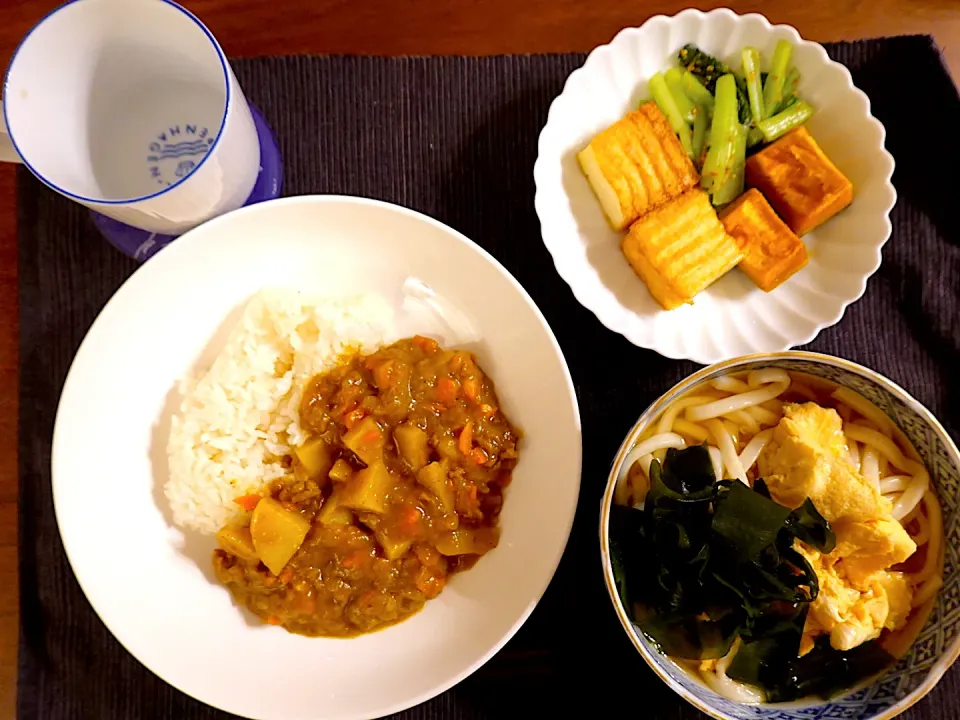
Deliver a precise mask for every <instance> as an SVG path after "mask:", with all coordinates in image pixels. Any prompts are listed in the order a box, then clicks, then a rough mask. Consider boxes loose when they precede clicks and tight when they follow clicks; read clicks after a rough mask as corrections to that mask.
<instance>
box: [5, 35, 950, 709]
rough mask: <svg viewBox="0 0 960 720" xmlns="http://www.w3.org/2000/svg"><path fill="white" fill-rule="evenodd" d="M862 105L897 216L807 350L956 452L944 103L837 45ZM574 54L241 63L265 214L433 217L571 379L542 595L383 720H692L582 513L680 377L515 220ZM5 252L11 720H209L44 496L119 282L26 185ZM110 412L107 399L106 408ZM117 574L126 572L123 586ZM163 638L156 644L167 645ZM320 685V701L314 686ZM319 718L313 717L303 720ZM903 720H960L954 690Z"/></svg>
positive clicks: (65, 218)
mask: <svg viewBox="0 0 960 720" xmlns="http://www.w3.org/2000/svg"><path fill="white" fill-rule="evenodd" d="M828 49H829V52H830V54H831V55H832V56H833V57H834V58H836V59H838V60H840V61H841V62H843V63H845V64H846V65H848V66H849V67H850V69H851V71H852V72H853V76H854V80H855V81H856V83H857V85H858V86H859V87H861V88H863V89H864V90H865V91H866V92H867V94H868V95H869V96H870V98H871V100H872V103H873V111H874V113H875V115H876V116H877V117H878V118H879V119H880V120H881V121H882V122H883V123H884V125H885V126H886V128H887V131H888V133H889V135H888V147H889V149H890V151H891V152H892V153H893V155H894V156H895V157H896V160H897V171H896V175H895V176H894V182H895V183H896V186H897V189H898V191H899V193H900V200H899V202H898V204H897V207H896V209H895V211H894V214H893V226H894V232H893V237H892V239H891V241H890V242H889V243H888V245H887V247H886V248H885V250H884V263H883V265H882V267H881V268H880V271H879V273H878V274H877V275H876V276H875V277H874V278H873V279H871V281H870V283H869V287H868V289H867V293H866V296H865V297H864V298H863V299H862V300H861V301H859V302H858V303H856V304H855V305H854V306H852V307H851V308H850V309H849V310H848V311H847V313H846V315H845V317H844V318H843V320H842V322H840V323H839V324H838V325H837V326H835V327H833V328H830V329H828V330H826V331H824V332H823V333H821V334H820V336H819V338H818V339H817V340H816V341H815V342H814V343H812V345H811V346H810V347H811V348H813V349H817V350H820V351H823V352H827V353H831V354H835V355H839V356H842V357H846V358H849V359H851V360H855V361H857V362H860V363H863V364H865V365H867V366H870V367H872V368H874V369H876V370H878V371H879V372H881V373H883V374H885V375H887V376H888V377H890V378H892V379H893V380H895V381H896V382H898V383H900V384H901V385H902V386H904V387H905V388H907V390H909V391H910V392H911V393H913V394H914V395H915V396H916V397H917V398H918V399H919V400H920V401H922V402H923V403H925V404H926V405H927V406H928V407H929V408H931V409H932V410H933V411H934V413H935V414H936V415H937V416H939V418H940V419H941V420H942V421H943V422H944V424H945V425H946V426H947V429H948V431H949V432H950V433H951V434H952V436H953V437H954V438H956V437H958V434H960V379H958V376H957V372H956V368H957V367H960V241H958V232H957V230H956V226H955V225H954V226H951V221H952V219H953V218H952V217H951V213H952V212H953V210H954V205H955V203H954V202H953V201H952V196H953V193H954V190H953V186H952V184H951V183H950V182H945V181H943V180H939V179H938V178H939V177H941V176H942V175H941V174H943V173H946V172H947V171H948V170H952V169H955V168H957V167H958V166H960V150H958V145H957V143H956V142H955V141H954V138H953V134H952V133H953V131H954V130H955V129H956V128H958V127H960V98H958V96H957V92H956V89H955V87H954V85H953V84H952V82H951V81H950V79H949V76H948V74H947V73H946V72H945V70H944V68H943V67H942V64H941V60H940V56H939V54H938V52H937V50H936V48H935V47H934V46H933V44H932V41H931V40H930V39H929V38H925V37H909V38H895V39H886V40H871V41H865V42H859V43H854V44H840V45H833V46H830V47H829V48H828ZM583 58H584V56H583V55H552V56H513V57H492V58H405V59H385V58H356V57H324V58H308V57H295V58H283V59H257V60H238V61H236V62H235V63H234V68H235V70H236V74H237V76H238V78H239V80H240V83H241V84H242V86H243V88H244V90H245V92H246V94H247V97H248V98H249V99H250V100H251V101H252V102H254V103H255V104H256V105H257V106H258V107H260V108H261V109H262V110H263V113H264V115H265V116H266V118H267V120H268V121H269V123H270V124H271V125H272V127H273V128H274V129H275V131H276V133H277V135H278V137H279V141H280V145H281V148H282V151H283V156H284V162H285V165H286V177H285V186H284V193H285V194H287V195H293V194H303V193H348V194H355V195H364V196H368V197H374V198H381V199H384V200H388V201H392V202H395V203H400V204H402V205H406V206H408V207H411V208H414V209H416V210H420V211H422V212H425V213H427V214H429V215H432V216H434V217H436V218H438V219H439V220H442V221H443V222H445V223H448V224H449V225H451V226H452V227H454V228H456V229H457V230H460V231H462V232H463V233H465V234H466V235H467V236H469V237H470V238H472V239H473V240H475V241H476V242H477V243H479V244H480V245H482V246H483V247H485V248H486V249H487V250H489V251H490V252H492V253H493V254H494V255H495V256H496V257H497V258H498V259H499V260H500V261H501V262H503V264H504V265H505V266H506V267H507V268H508V269H509V270H510V271H511V272H512V273H513V274H514V275H515V276H516V277H517V279H518V280H519V281H520V282H521V283H522V284H523V286H524V287H525V288H526V289H527V290H528V291H529V292H530V294H531V295H532V296H533V298H534V300H535V301H536V302H537V304H538V305H539V306H540V308H541V309H542V310H543V313H544V314H545V315H546V318H547V320H548V321H549V322H550V324H551V326H552V327H553V329H554V331H555V332H556V334H557V337H558V338H559V341H560V344H561V346H562V347H563V351H564V353H565V355H566V359H567V362H568V363H569V365H570V369H571V371H572V373H573V379H574V382H575V383H576V387H577V393H578V396H579V399H580V407H581V413H582V420H583V428H584V431H583V444H584V463H583V484H582V491H581V495H580V506H579V510H578V512H577V519H576V523H575V525H574V529H573V534H572V536H571V538H570V543H569V545H568V547H567V552H566V554H565V556H564V558H563V561H562V563H561V565H560V568H559V570H558V571H557V574H556V577H555V578H554V581H553V583H552V584H551V585H550V588H549V589H548V591H547V593H546V595H545V596H544V598H543V600H542V601H541V603H540V605H539V606H538V608H537V610H536V611H535V612H534V613H533V615H532V616H531V617H530V619H529V620H528V621H527V623H526V624H525V625H524V627H523V628H522V629H521V630H520V632H519V633H518V634H517V636H516V637H515V638H514V639H513V640H512V641H511V642H510V643H509V644H508V645H507V646H506V647H505V648H504V649H503V651H501V652H500V653H499V654H498V655H497V656H496V657H495V658H493V659H492V660H491V661H490V662H489V663H487V664H486V666H484V667H483V668H482V669H481V670H479V671H478V672H477V673H475V674H474V675H473V676H472V677H470V678H469V679H467V680H465V681H464V682H462V683H460V684H459V685H458V686H457V687H456V688H454V689H452V690H450V691H449V692H447V693H445V694H444V695H442V696H440V697H438V698H435V699H434V700H432V701H430V702H427V703H425V704H424V705H422V706H420V707H417V708H414V709H411V710H409V711H407V712H405V713H401V714H400V715H397V716H396V717H398V718H410V719H413V718H417V719H426V718H450V719H452V720H468V719H470V720H472V719H480V718H484V719H486V718H498V719H499V718H505V717H515V716H517V717H519V716H523V717H549V716H552V715H557V716H559V717H567V716H570V714H571V712H573V708H575V707H579V708H581V710H580V711H578V712H577V713H576V714H577V715H583V714H584V713H586V715H585V716H587V717H594V716H601V715H604V716H605V715H607V713H608V711H609V712H610V713H611V714H612V713H613V712H614V711H616V712H617V713H618V714H619V713H624V712H628V713H629V714H631V715H637V716H639V717H651V718H695V717H702V716H701V715H700V713H698V712H697V711H695V710H694V709H693V708H692V707H690V706H688V705H687V704H686V703H685V702H683V701H682V700H681V699H680V698H679V697H677V696H676V695H674V694H673V692H672V691H670V690H669V689H668V688H667V687H666V685H664V684H663V683H662V682H661V681H660V680H659V679H657V678H656V676H655V675H654V674H653V673H652V672H650V671H649V670H648V668H647V667H646V665H645V664H644V662H643V660H642V659H641V658H640V657H639V655H637V653H636V652H635V651H634V650H633V648H632V646H631V644H630V642H629V640H628V639H627V637H626V636H625V635H624V633H623V631H622V630H621V628H620V625H619V623H618V621H617V619H616V616H615V615H614V612H613V609H612V607H611V606H610V603H609V600H608V599H607V596H606V591H605V590H604V587H603V584H602V580H601V572H600V563H599V556H598V541H597V517H598V508H599V504H598V503H599V498H600V495H601V494H602V491H603V487H604V482H605V479H606V474H607V469H608V467H609V462H610V459H611V457H612V456H613V454H614V453H615V452H616V449H617V447H618V446H619V443H620V441H621V439H622V437H623V434H624V433H625V432H626V430H627V429H628V428H629V427H630V425H631V424H632V423H633V421H634V420H635V419H636V417H637V415H638V414H639V412H640V411H641V410H642V409H643V408H644V407H646V405H647V404H648V403H649V402H650V401H651V400H653V399H654V398H655V397H656V396H657V395H659V394H660V393H661V392H663V391H664V390H666V389H667V388H669V387H670V386H671V385H672V384H673V383H674V382H676V381H679V380H680V379H682V378H683V377H684V376H686V375H687V374H689V373H690V372H691V371H693V370H694V369H695V366H694V365H693V364H692V363H689V362H675V361H671V360H667V359H664V358H662V357H660V356H659V355H657V354H655V353H653V352H649V351H645V350H641V349H640V348H637V347H634V346H633V345H631V344H630V343H628V342H627V341H626V340H624V339H623V338H621V337H620V336H619V335H615V334H614V333H612V332H610V331H608V330H606V329H605V328H603V327H602V326H601V325H600V323H599V322H597V320H596V319H595V318H594V316H593V315H592V314H591V313H589V312H588V311H586V310H584V309H583V308H582V307H581V306H580V305H578V304H577V303H576V301H575V300H574V298H573V296H572V294H571V293H570V290H569V289H568V288H567V286H566V285H565V284H564V283H563V282H562V281H561V280H560V278H559V277H558V276H557V274H556V273H555V272H554V269H553V263H552V262H551V260H550V257H549V255H548V253H547V251H546V250H545V249H544V246H543V244H542V243H541V240H540V227H539V223H538V222H537V218H536V215H535V214H534V209H533V192H534V188H533V177H532V167H533V162H534V159H535V157H536V152H537V136H538V134H539V132H540V129H541V127H542V125H543V123H544V121H545V119H546V114H547V108H548V107H549V104H550V101H551V100H552V99H553V98H554V97H555V96H556V95H557V94H558V93H559V92H560V90H561V88H562V86H563V82H564V80H565V78H566V77H567V75H568V74H569V72H570V71H571V70H573V69H574V68H576V67H578V66H579V65H580V64H581V63H582V62H583ZM18 180H19V183H18V189H19V216H18V220H19V251H20V270H19V279H20V343H21V354H20V372H21V375H20V393H21V394H20V439H19V448H20V458H19V467H20V504H21V505H20V593H21V611H22V628H21V630H22V632H21V638H20V667H19V670H20V672H19V684H20V693H19V702H18V713H19V714H18V717H19V718H20V720H40V719H41V718H42V719H43V720H56V719H59V718H63V719H64V720H79V719H87V718H89V719H91V720H107V719H118V720H119V719H122V720H133V719H138V718H175V719H177V720H181V719H182V720H196V719H199V718H215V717H226V716H225V715H223V714H222V713H218V712H217V711H215V710H212V709H210V708H208V707H206V706H204V705H202V704H201V703H198V702H196V701H194V700H192V699H190V698H188V697H186V696H184V695H182V694H181V693H179V692H178V691H176V690H174V689H172V688H171V687H169V686H167V685H166V684H165V683H163V682H162V681H161V680H159V679H158V678H156V677H155V676H154V675H153V674H151V673H150V672H149V671H147V670H146V669H145V668H144V667H142V666H141V665H140V664H139V663H138V662H137V661H136V660H134V659H133V658H132V657H131V656H130V655H129V654H128V653H127V652H126V651H125V650H124V649H123V648H122V647H121V646H120V645H119V643H117V642H116V640H114V639H113V637H112V636H111V635H110V634H109V633H108V632H107V630H106V629H105V627H104V626H103V625H102V624H101V622H100V621H99V619H98V618H97V616H96V615H95V614H94V612H93V610H92V609H91V608H90V606H89V604H88V603H87V601H86V599H85V598H84V596H83V594H82V592H81V591H80V588H79V586H78V585H77V582H76V579H75V578H74V576H73V574H72V572H71V571H70V568H69V566H68V564H67V561H66V557H65V555H64V552H63V547H62V545H61V542H60V537H59V534H58V532H57V527H56V522H55V520H54V514H53V505H52V500H51V492H50V440H51V433H52V430H53V422H54V415H55V411H56V405H57V400H58V397H59V394H60V388H61V386H62V384H63V380H64V377H65V375H66V372H67V369H68V366H69V363H70V361H71V359H72V357H73V354H74V353H75V352H76V349H77V347H78V345H79V343H80V341H81V339H82V338H83V335H84V333H85V332H86V330H87V328H88V327H89V326H90V324H91V322H92V321H93V319H94V318H95V316H96V314H97V313H98V312H99V310H100V309H101V307H102V306H103V305H104V303H105V302H106V301H107V299H108V298H109V297H110V295H111V294H112V293H113V292H114V291H115V290H116V289H117V287H118V286H119V285H120V284H121V282H122V281H123V280H124V279H126V278H127V277H128V276H129V275H130V273H132V272H133V271H134V269H135V268H136V264H135V263H134V262H133V261H130V260H128V259H126V258H125V257H123V256H121V255H120V253H118V252H117V251H115V250H113V249H112V248H111V247H109V246H108V245H107V244H106V243H105V242H104V241H103V240H102V239H101V238H100V237H99V236H98V235H97V233H96V231H95V230H94V228H93V226H92V225H91V223H90V221H89V218H88V215H87V213H86V212H85V211H84V210H83V209H81V208H80V207H79V206H78V205H75V204H73V203H71V202H70V201H68V200H66V199H64V198H62V197H60V196H59V195H56V194H54V193H53V192H51V191H48V190H47V189H45V188H44V187H43V186H42V185H40V183H39V182H37V181H36V180H35V179H34V178H33V177H32V176H31V175H29V174H28V173H26V172H22V173H21V174H20V176H19V178H18ZM118 391H119V390H118ZM118 571H119V572H122V569H118ZM175 631H176V630H175V628H171V632H175ZM318 681H320V682H322V680H318ZM322 714H323V713H322V708H318V709H317V717H318V718H320V717H322ZM908 716H909V717H911V718H956V717H960V669H954V670H953V671H951V672H950V673H949V674H948V676H947V677H946V678H945V679H944V680H943V681H942V682H941V683H940V685H939V687H938V689H937V690H936V691H935V692H934V693H933V694H932V695H931V697H930V698H929V699H927V700H926V701H925V702H924V703H922V704H921V705H920V706H919V707H917V708H916V709H914V710H912V711H910V712H909V713H908Z"/></svg>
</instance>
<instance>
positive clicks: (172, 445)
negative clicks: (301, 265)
mask: <svg viewBox="0 0 960 720" xmlns="http://www.w3.org/2000/svg"><path fill="white" fill-rule="evenodd" d="M390 318H391V310H390V308H389V307H388V306H387V304H386V303H385V302H384V301H383V300H381V299H380V298H377V297H374V296H360V297H355V298H348V299H337V300H331V299H324V298H312V297H308V296H306V295H303V294H301V293H298V292H297V291H293V290H264V291H262V292H260V293H258V294H257V295H256V296H254V298H253V299H252V300H251V301H250V302H249V304H248V305H247V307H246V308H245V310H244V313H243V316H242V318H241V319H240V321H239V323H238V324H237V326H236V327H234V328H233V330H232V331H231V333H230V336H229V338H228V340H227V343H226V346H225V347H224V348H223V350H222V351H221V352H220V353H219V355H218V356H217V357H216V359H215V360H214V362H213V364H212V365H211V366H210V367H209V368H208V369H206V370H204V371H202V372H200V373H199V374H198V375H197V376H195V377H187V378H184V379H183V380H182V381H181V385H180V391H181V394H182V395H183V398H184V399H183V402H182V404H181V405H180V409H179V412H177V413H175V414H174V416H173V418H172V419H171V428H170V438H169V442H168V444H167V453H168V457H169V465H170V477H169V479H168V480H167V482H166V485H165V487H164V492H165V494H166V496H167V499H168V500H169V501H170V506H171V509H172V510H173V519H174V522H175V523H176V524H177V525H179V526H181V527H183V528H193V529H196V530H199V531H201V532H203V533H210V534H212V533H215V532H216V531H217V530H219V529H220V528H221V527H223V525H225V524H226V523H227V522H228V521H230V520H231V519H233V518H234V517H236V516H237V515H239V514H240V513H241V512H242V510H241V508H240V507H239V506H238V505H237V504H236V503H235V502H234V499H236V498H238V497H240V496H242V495H247V494H250V493H255V492H258V491H259V490H260V489H261V488H262V487H263V486H264V485H266V484H267V483H269V482H270V481H271V480H274V479H276V478H278V477H281V476H282V475H283V474H284V472H285V471H284V468H283V466H282V465H281V461H282V458H283V456H284V455H286V454H288V453H289V452H290V451H291V449H292V448H294V447H296V446H297V445H299V444H300V443H302V442H303V439H304V438H303V434H302V432H301V430H300V426H299V423H298V410H299V406H300V399H301V394H302V390H303V386H304V385H305V383H306V382H307V381H309V379H310V378H311V377H312V376H313V375H315V374H316V373H318V372H321V371H323V370H324V369H327V368H329V367H330V366H331V365H332V364H334V363H335V362H336V360H337V358H338V357H339V356H340V355H341V353H342V352H343V351H344V350H345V349H346V348H348V347H358V346H359V347H362V348H363V349H364V350H365V351H369V350H372V349H373V348H374V347H376V346H378V345H380V344H381V343H383V342H384V339H385V337H386V334H387V328H388V327H389V323H390Z"/></svg>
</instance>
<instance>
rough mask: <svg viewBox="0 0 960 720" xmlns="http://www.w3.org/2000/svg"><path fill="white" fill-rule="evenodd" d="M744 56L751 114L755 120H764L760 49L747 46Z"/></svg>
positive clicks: (742, 53)
mask: <svg viewBox="0 0 960 720" xmlns="http://www.w3.org/2000/svg"><path fill="white" fill-rule="evenodd" d="M740 54H741V55H742V56H743V77H744V79H745V80H746V81H747V97H749V98H750V115H751V117H752V118H753V122H755V123H758V122H760V121H761V120H763V117H764V115H763V85H761V82H760V51H759V50H757V49H756V48H755V47H745V48H744V49H743V50H742V51H741V52H740Z"/></svg>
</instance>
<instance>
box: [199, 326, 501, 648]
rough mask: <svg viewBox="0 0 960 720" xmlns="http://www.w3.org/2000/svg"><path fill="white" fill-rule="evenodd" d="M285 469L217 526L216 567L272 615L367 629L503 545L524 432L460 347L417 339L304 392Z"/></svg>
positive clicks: (408, 608) (318, 629)
mask: <svg viewBox="0 0 960 720" xmlns="http://www.w3.org/2000/svg"><path fill="white" fill-rule="evenodd" d="M300 424H301V427H302V428H303V430H304V431H305V433H306V434H307V440H306V441H305V442H304V444H303V445H302V446H300V447H299V448H297V450H296V451H295V452H294V454H293V455H292V456H291V457H290V458H289V467H290V473H289V475H288V476H286V477H284V478H282V479H280V480H276V481H274V482H273V483H271V484H270V486H269V487H268V488H267V490H266V491H265V492H264V493H263V496H260V495H255V496H248V497H245V498H241V500H242V501H243V504H244V506H245V508H246V509H247V510H249V511H250V512H249V514H248V515H247V516H246V517H245V518H244V519H243V520H242V521H241V522H239V523H237V524H235V525H231V526H228V527H225V528H223V529H222V530H221V531H220V532H219V533H218V539H219V541H220V548H219V549H218V550H216V551H214V556H213V564H214V569H215V571H216V575H217V578H218V579H219V580H220V581H221V582H222V583H224V584H225V585H226V586H227V587H228V588H229V589H230V592H231V593H232V594H233V596H234V597H235V598H236V600H237V601H238V602H240V603H241V604H243V605H245V606H246V607H247V608H249V609H250V610H251V611H252V612H254V613H255V614H256V615H258V616H259V617H260V618H262V619H263V620H264V621H265V622H268V623H272V624H277V625H282V626H283V627H285V628H286V629H287V630H289V631H291V632H295V633H300V634H303V635H317V636H340V637H347V636H352V635H358V634H361V633H365V632H370V631H372V630H377V629H379V628H381V627H384V626H387V625H390V624H392V623H395V622H398V621H400V620H403V619H404V618H406V617H409V616H410V615H412V614H413V613H415V612H417V611H418V610H420V609H421V608H422V607H423V605H424V603H425V602H426V601H427V600H429V599H431V598H434V597H436V596H437V595H438V594H439V593H440V591H441V590H442V589H443V587H444V585H445V584H446V582H447V578H448V577H449V576H450V575H451V574H452V573H455V572H458V571H462V570H465V569H467V568H469V567H470V566H471V565H473V564H474V563H475V562H476V561H477V559H478V558H479V557H480V556H482V555H483V554H485V553H486V552H488V551H489V550H491V549H493V548H494V547H496V545H497V542H498V540H499V528H498V527H497V520H498V517H499V515H500V507H501V504H502V502H503V490H504V488H505V487H506V486H507V485H508V484H509V483H510V479H511V473H512V471H513V468H514V466H515V465H516V463H517V459H518V452H517V442H518V440H519V432H518V431H517V430H516V429H515V428H514V427H513V426H512V425H511V424H510V421H509V420H508V419H507V418H506V416H505V415H504V414H503V412H502V411H501V409H500V407H499V401H498V399H497V395H496V392H495V391H494V386H493V382H492V381H491V380H490V378H488V377H487V376H486V375H485V374H484V373H483V372H482V371H481V369H480V368H479V366H478V365H477V362H476V359H475V357H474V356H473V355H472V354H471V353H469V352H466V351H462V350H444V349H442V348H440V347H439V346H438V345H437V343H436V342H435V341H433V340H431V339H429V338H425V337H419V336H418V337H414V338H410V339H407V340H401V341H399V342H396V343H394V344H392V345H389V346H386V347H383V348H381V349H380V350H378V351H377V352H375V353H373V354H370V355H352V356H350V357H348V358H346V359H345V360H344V361H343V362H342V363H341V364H340V365H338V366H337V367H336V368H335V369H333V370H330V371H329V372H326V373H323V374H321V375H318V376H316V377H315V378H313V380H311V381H310V383H309V384H308V386H307V387H306V388H305V390H304V395H303V401H302V404H301V407H300Z"/></svg>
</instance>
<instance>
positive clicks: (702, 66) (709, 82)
mask: <svg viewBox="0 0 960 720" xmlns="http://www.w3.org/2000/svg"><path fill="white" fill-rule="evenodd" d="M677 58H678V59H679V60H680V64H681V65H683V67H684V68H686V70H687V71H688V72H690V73H692V74H693V75H696V76H697V77H698V78H700V81H701V82H702V83H703V85H704V86H705V87H706V88H707V90H709V91H710V92H714V91H715V90H716V87H715V86H716V84H717V80H719V79H720V78H721V77H722V76H723V75H727V74H732V73H733V70H731V69H730V68H729V67H727V65H726V63H724V62H723V61H722V60H720V59H719V58H715V57H714V56H713V55H710V54H708V53H705V52H703V50H701V49H700V48H698V47H697V46H696V45H693V44H692V43H691V44H687V45H684V46H683V47H682V48H680V52H679V53H677Z"/></svg>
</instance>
